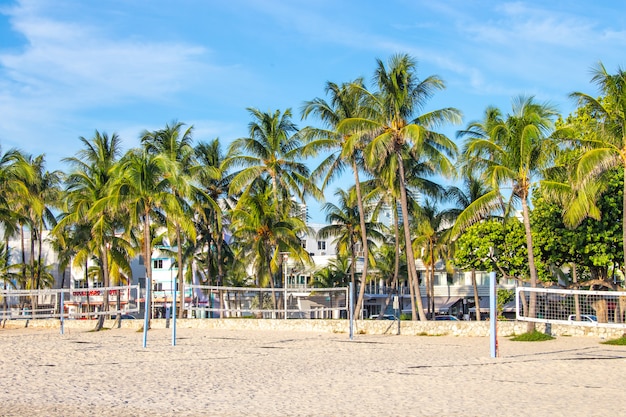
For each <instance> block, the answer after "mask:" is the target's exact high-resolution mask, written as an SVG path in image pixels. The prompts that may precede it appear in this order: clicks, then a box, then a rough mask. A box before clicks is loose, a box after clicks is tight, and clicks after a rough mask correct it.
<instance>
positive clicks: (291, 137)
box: [222, 108, 323, 205]
mask: <svg viewBox="0 0 626 417" xmlns="http://www.w3.org/2000/svg"><path fill="white" fill-rule="evenodd" d="M248 111H249V112H250V114H251V115H252V117H253V121H252V122H250V124H249V126H248V128H249V136H248V137H244V138H239V139H236V140H235V141H234V142H233V143H232V144H231V145H230V148H229V151H228V156H227V158H226V160H225V161H224V163H223V164H222V169H223V170H228V169H229V168H232V167H238V166H240V167H242V170H241V171H239V172H237V173H236V174H235V175H234V176H233V178H232V179H231V183H230V194H235V195H236V194H239V193H241V192H243V194H249V193H250V192H251V190H252V187H254V184H255V182H257V181H264V180H265V179H266V178H267V179H268V180H269V182H270V184H271V187H272V196H273V199H274V201H280V202H281V204H286V205H291V196H292V195H295V196H297V197H298V198H299V199H300V201H302V202H304V198H305V196H306V195H308V194H310V195H312V196H313V197H315V198H317V199H322V198H323V196H322V193H321V191H320V190H319V189H318V188H317V186H315V184H314V183H313V181H311V178H310V173H309V169H308V168H307V166H306V165H305V164H304V163H303V162H302V157H303V149H302V141H301V140H300V137H299V136H298V135H297V132H298V129H297V127H296V125H295V124H294V123H293V122H292V121H291V109H287V110H285V112H284V113H283V114H281V112H280V110H276V111H275V112H274V113H266V112H262V111H259V110H257V109H254V108H249V109H248Z"/></svg>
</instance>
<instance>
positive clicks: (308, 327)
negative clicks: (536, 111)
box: [2, 318, 626, 338]
mask: <svg viewBox="0 0 626 417" xmlns="http://www.w3.org/2000/svg"><path fill="white" fill-rule="evenodd" d="M143 323H144V322H143V320H139V319H138V320H122V323H121V327H123V328H131V329H137V330H140V329H142V328H143ZM95 324H96V322H95V320H65V322H64V326H65V328H67V329H77V330H80V329H83V330H85V331H89V330H91V329H93V328H94V327H95ZM171 324H172V322H171V320H166V319H153V320H151V322H150V327H151V328H153V329H164V328H169V327H170V326H171ZM114 325H115V321H114V320H107V321H106V322H105V324H104V327H106V328H113V327H114ZM176 325H177V328H179V329H185V328H193V329H207V330H210V329H232V330H277V331H299V332H322V333H346V334H348V333H349V330H350V329H349V325H350V324H349V321H348V320H322V319H315V320H312V319H290V320H280V319H276V320H272V319H247V318H246V319H244V318H241V319H240V318H237V319H177V320H176ZM2 327H5V328H23V327H29V328H30V327H32V328H60V321H59V320H58V319H48V320H7V321H4V322H3V323H2ZM489 327H490V326H489V322H488V321H480V322H476V321H426V322H420V321H402V322H401V328H400V333H401V334H402V335H409V336H421V335H423V336H443V335H448V336H459V337H487V336H489ZM526 328H527V323H526V322H522V321H498V325H497V330H496V331H497V332H498V336H500V337H508V336H513V335H517V334H522V333H525V332H526ZM536 328H537V330H538V331H540V332H545V331H546V325H545V324H543V323H537V326H536ZM397 330H398V323H397V322H396V321H393V320H357V321H355V329H354V332H355V334H357V335H358V334H389V335H394V334H397ZM548 332H549V333H550V334H551V335H553V336H593V337H601V338H618V337H621V336H622V335H624V334H625V333H626V327H624V328H613V327H600V326H576V325H564V324H551V325H549V326H548Z"/></svg>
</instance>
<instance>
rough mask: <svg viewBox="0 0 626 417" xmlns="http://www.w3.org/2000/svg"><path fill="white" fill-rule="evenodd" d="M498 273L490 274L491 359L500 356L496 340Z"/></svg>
mask: <svg viewBox="0 0 626 417" xmlns="http://www.w3.org/2000/svg"><path fill="white" fill-rule="evenodd" d="M496 298H497V294H496V273H495V272H491V273H490V274H489V320H490V330H491V331H490V338H489V339H490V342H491V343H490V345H491V357H492V358H495V357H496V356H498V341H497V339H496V321H497V319H498V313H497V311H496Z"/></svg>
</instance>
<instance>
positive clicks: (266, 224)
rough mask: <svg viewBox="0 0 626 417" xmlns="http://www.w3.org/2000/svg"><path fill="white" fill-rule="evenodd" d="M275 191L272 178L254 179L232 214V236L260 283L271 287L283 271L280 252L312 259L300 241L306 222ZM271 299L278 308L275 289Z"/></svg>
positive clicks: (300, 260)
mask: <svg viewBox="0 0 626 417" xmlns="http://www.w3.org/2000/svg"><path fill="white" fill-rule="evenodd" d="M273 191H274V190H273V187H272V185H271V183H270V180H269V179H267V180H266V181H255V184H254V186H253V188H251V189H249V192H247V193H246V194H244V195H243V196H242V198H241V200H239V203H238V204H237V207H236V208H235V210H233V213H232V228H233V238H234V240H235V242H236V245H237V246H238V247H239V248H241V249H242V255H243V256H244V257H245V258H246V259H247V260H248V265H251V266H252V268H253V269H254V272H255V275H256V284H257V286H258V287H264V286H266V285H268V284H269V286H270V287H271V288H272V289H273V288H274V276H275V275H276V274H277V273H279V272H280V271H281V268H280V266H281V262H282V259H283V257H282V255H281V253H285V252H288V253H289V256H290V257H291V258H293V259H295V260H296V261H299V262H300V263H307V264H308V263H310V262H311V260H310V256H309V254H308V252H306V251H305V250H304V249H303V248H302V243H301V240H300V236H301V235H302V234H304V233H305V232H307V231H308V230H307V227H306V223H305V222H304V221H303V220H302V219H301V218H299V217H297V216H293V215H292V214H291V212H290V211H288V210H285V207H284V206H281V205H280V204H279V203H278V202H277V201H276V200H275V199H274V193H273ZM259 297H261V294H260V295H259ZM272 301H273V305H274V308H276V305H277V304H276V298H275V293H274V292H273V291H272ZM259 305H262V303H260V304H259Z"/></svg>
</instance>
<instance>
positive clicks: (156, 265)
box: [152, 259, 163, 269]
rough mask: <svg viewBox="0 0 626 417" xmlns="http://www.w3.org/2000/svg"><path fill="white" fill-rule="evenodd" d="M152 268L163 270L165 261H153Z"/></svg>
mask: <svg viewBox="0 0 626 417" xmlns="http://www.w3.org/2000/svg"><path fill="white" fill-rule="evenodd" d="M152 268H154V269H163V259H155V260H153V261H152Z"/></svg>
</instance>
